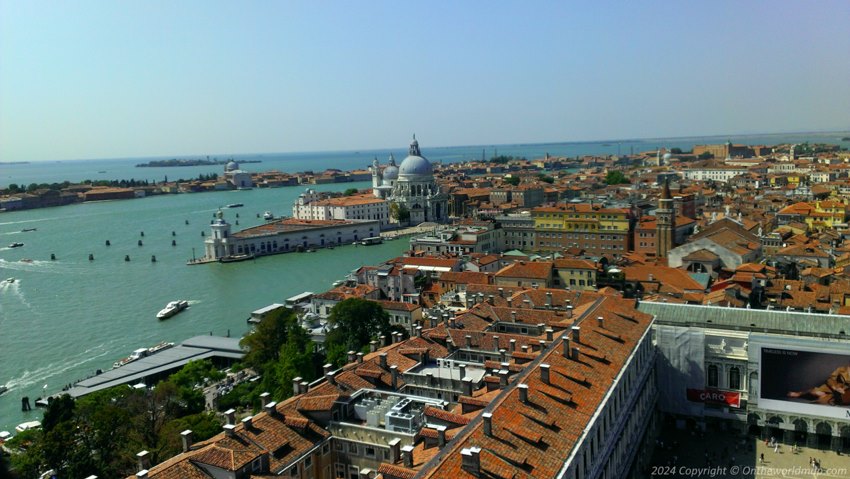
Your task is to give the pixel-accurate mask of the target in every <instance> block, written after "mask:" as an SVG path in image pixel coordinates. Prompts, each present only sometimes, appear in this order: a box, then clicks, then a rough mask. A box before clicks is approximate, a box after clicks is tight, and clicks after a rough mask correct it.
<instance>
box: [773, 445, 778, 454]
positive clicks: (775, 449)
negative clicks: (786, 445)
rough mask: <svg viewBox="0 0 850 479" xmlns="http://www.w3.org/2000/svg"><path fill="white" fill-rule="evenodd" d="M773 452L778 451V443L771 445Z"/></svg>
mask: <svg viewBox="0 0 850 479" xmlns="http://www.w3.org/2000/svg"><path fill="white" fill-rule="evenodd" d="M773 452H775V453H778V452H779V443H777V444H776V445H775V446H773Z"/></svg>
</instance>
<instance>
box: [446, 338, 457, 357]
mask: <svg viewBox="0 0 850 479" xmlns="http://www.w3.org/2000/svg"><path fill="white" fill-rule="evenodd" d="M446 349H448V350H449V352H450V353H453V352H454V350H455V342H454V341H453V340H452V337H451V336H449V337H448V338H446Z"/></svg>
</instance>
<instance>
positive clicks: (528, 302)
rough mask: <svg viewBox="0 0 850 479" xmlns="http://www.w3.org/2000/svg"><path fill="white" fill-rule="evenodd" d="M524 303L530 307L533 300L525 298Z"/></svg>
mask: <svg viewBox="0 0 850 479" xmlns="http://www.w3.org/2000/svg"><path fill="white" fill-rule="evenodd" d="M522 304H524V305H525V307H526V308H530V307H531V300H530V299H523V300H522Z"/></svg>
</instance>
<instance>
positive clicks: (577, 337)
mask: <svg viewBox="0 0 850 479" xmlns="http://www.w3.org/2000/svg"><path fill="white" fill-rule="evenodd" d="M570 329H572V331H573V341H575V342H576V343H578V344H581V327H579V326H573V327H572V328H570Z"/></svg>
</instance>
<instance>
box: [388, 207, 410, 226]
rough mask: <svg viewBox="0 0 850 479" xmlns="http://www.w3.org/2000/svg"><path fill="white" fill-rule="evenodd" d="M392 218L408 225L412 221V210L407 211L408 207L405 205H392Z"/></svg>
mask: <svg viewBox="0 0 850 479" xmlns="http://www.w3.org/2000/svg"><path fill="white" fill-rule="evenodd" d="M390 218H392V219H394V220H396V221H397V222H399V223H402V224H403V223H407V222H408V221H410V210H409V209H407V207H406V206H404V205H403V204H400V203H391V204H390Z"/></svg>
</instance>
